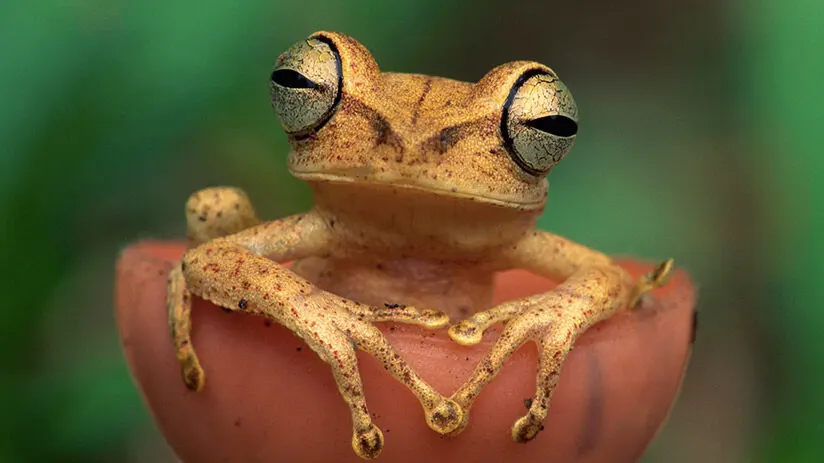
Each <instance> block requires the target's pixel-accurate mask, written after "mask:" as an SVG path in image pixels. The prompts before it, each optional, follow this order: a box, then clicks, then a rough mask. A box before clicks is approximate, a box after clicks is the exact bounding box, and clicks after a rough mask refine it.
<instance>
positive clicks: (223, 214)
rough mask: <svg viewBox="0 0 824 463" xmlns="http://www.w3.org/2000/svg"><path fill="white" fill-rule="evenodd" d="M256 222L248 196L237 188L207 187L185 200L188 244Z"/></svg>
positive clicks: (202, 241) (236, 230)
mask: <svg viewBox="0 0 824 463" xmlns="http://www.w3.org/2000/svg"><path fill="white" fill-rule="evenodd" d="M259 223H260V220H259V219H258V218H257V216H256V215H255V209H254V208H253V207H252V203H251V201H249V197H248V196H246V193H244V192H243V190H240V189H238V188H230V187H214V188H206V189H203V190H200V191H197V192H195V193H194V194H192V195H191V196H190V197H189V200H188V201H187V202H186V234H187V236H188V237H189V243H190V245H191V246H197V245H199V244H202V243H205V242H207V241H210V240H213V239H215V238H222V237H224V236H229V235H232V234H234V233H237V232H240V231H243V230H246V229H247V228H251V227H253V226H255V225H257V224H259Z"/></svg>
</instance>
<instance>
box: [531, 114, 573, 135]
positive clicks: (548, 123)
mask: <svg viewBox="0 0 824 463" xmlns="http://www.w3.org/2000/svg"><path fill="white" fill-rule="evenodd" d="M524 125H526V126H528V127H532V128H533V129H537V130H540V131H541V132H546V133H548V134H552V135H555V136H556V137H572V136H574V135H575V134H576V133H578V123H577V122H575V121H574V120H572V119H570V118H568V117H566V116H561V115H560V114H554V115H551V116H545V117H539V118H538V119H532V120H531V121H526V122H524Z"/></svg>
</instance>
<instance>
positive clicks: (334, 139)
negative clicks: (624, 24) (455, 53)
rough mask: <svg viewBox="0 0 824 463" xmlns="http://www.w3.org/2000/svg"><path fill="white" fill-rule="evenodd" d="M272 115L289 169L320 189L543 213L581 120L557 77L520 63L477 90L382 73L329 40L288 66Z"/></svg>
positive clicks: (281, 69)
mask: <svg viewBox="0 0 824 463" xmlns="http://www.w3.org/2000/svg"><path fill="white" fill-rule="evenodd" d="M270 88H271V97H272V105H273V107H274V109H275V112H276V113H277V114H278V115H279V116H280V120H281V123H282V125H283V128H284V130H285V131H286V133H287V134H288V136H289V140H290V143H291V144H292V148H293V149H292V152H291V154H290V156H289V168H290V170H291V172H292V173H293V174H294V175H295V176H297V177H298V178H301V179H305V180H309V181H313V182H331V183H356V184H370V185H392V186H394V187H401V188H408V189H412V190H416V191H419V192H424V193H428V194H433V195H446V196H450V197H453V198H465V199H467V200H472V201H476V202H480V203H489V204H496V205H498V206H505V207H507V208H515V209H519V210H536V209H537V210H540V209H541V208H543V205H544V203H545V201H546V196H547V188H548V182H547V179H546V176H547V174H548V173H549V171H550V170H551V169H552V167H553V166H555V165H556V164H557V163H558V162H560V161H561V159H562V158H563V157H564V156H565V155H566V153H567V152H568V151H569V149H570V148H571V147H572V144H573V141H574V140H575V134H576V132H577V119H578V110H577V107H576V105H575V101H574V100H573V98H572V94H571V93H570V92H569V90H568V89H567V88H566V86H565V85H564V84H563V83H562V82H561V81H560V80H559V79H558V76H557V75H556V74H555V73H554V72H553V71H552V70H551V69H550V68H548V67H546V66H544V65H542V64H538V63H534V62H528V61H516V62H512V63H508V64H504V65H502V66H499V67H497V68H495V69H493V70H492V71H490V72H489V73H488V74H487V75H486V76H484V77H483V78H482V79H481V80H480V81H479V82H478V83H476V84H471V83H465V82H458V81H454V80H450V79H444V78H437V77H428V76H422V75H415V74H397V73H382V72H381V71H380V69H378V65H377V63H376V62H375V60H374V58H373V57H372V55H371V54H370V53H369V51H368V50H367V49H366V48H364V47H363V46H362V45H361V44H360V43H358V42H357V41H355V40H354V39H352V38H351V37H348V36H346V35H342V34H336V33H329V32H318V33H316V34H313V35H312V36H310V37H309V38H308V39H306V40H303V41H301V42H298V43H297V44H295V45H294V46H292V47H291V48H289V50H287V51H286V52H285V53H283V54H282V55H281V56H280V57H279V58H278V60H277V65H276V66H275V69H274V71H273V72H272V75H271V81H270Z"/></svg>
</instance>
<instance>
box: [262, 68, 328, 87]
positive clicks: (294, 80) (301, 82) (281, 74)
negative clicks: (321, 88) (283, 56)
mask: <svg viewBox="0 0 824 463" xmlns="http://www.w3.org/2000/svg"><path fill="white" fill-rule="evenodd" d="M272 82H274V83H276V84H278V85H280V86H281V87H288V88H317V87H318V84H316V83H314V82H312V81H311V80H309V79H307V78H306V76H304V75H303V74H301V73H299V72H297V71H293V70H291V69H278V70H276V71H274V72H273V73H272Z"/></svg>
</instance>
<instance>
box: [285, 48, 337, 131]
mask: <svg viewBox="0 0 824 463" xmlns="http://www.w3.org/2000/svg"><path fill="white" fill-rule="evenodd" d="M342 88H343V76H342V73H341V63H340V55H339V54H338V51H337V49H336V48H335V45H334V44H333V43H331V42H327V41H325V40H324V39H323V38H322V37H321V38H313V39H308V40H303V41H300V42H298V43H296V44H295V45H292V47H291V48H289V49H288V50H286V52H285V53H283V54H282V55H281V56H280V58H278V63H277V66H275V69H274V71H272V75H271V77H270V79H269V90H270V92H271V96H272V107H273V108H274V109H275V112H276V113H277V115H278V116H279V117H280V122H281V124H282V125H283V129H284V130H285V131H286V132H287V133H288V134H290V135H304V134H307V133H309V132H311V131H313V130H317V129H319V128H320V127H322V126H323V125H324V124H325V123H326V122H327V121H329V119H331V117H332V115H333V114H334V112H335V109H337V106H338V103H339V102H340V97H341V90H342Z"/></svg>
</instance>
